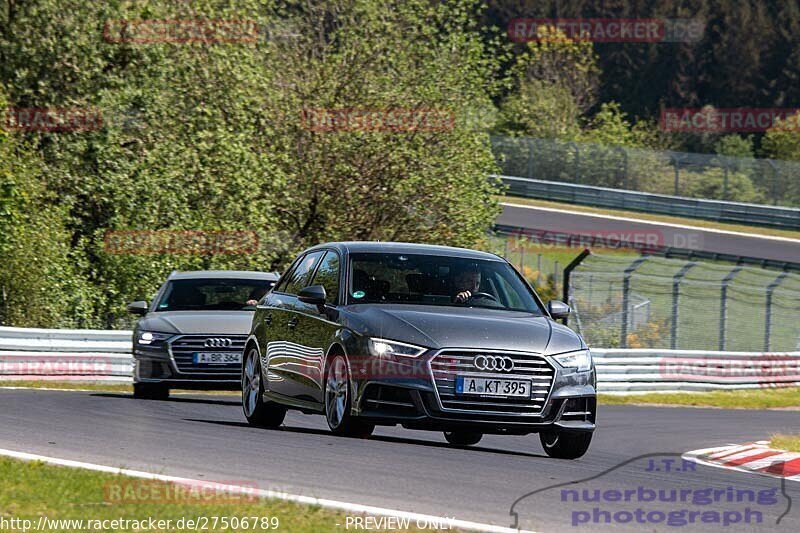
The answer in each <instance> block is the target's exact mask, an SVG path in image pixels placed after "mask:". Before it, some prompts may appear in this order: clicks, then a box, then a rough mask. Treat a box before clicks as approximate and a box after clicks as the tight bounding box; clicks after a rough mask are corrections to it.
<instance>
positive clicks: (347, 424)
mask: <svg viewBox="0 0 800 533" xmlns="http://www.w3.org/2000/svg"><path fill="white" fill-rule="evenodd" d="M351 405H352V394H351V389H350V374H349V372H348V370H347V361H346V360H345V358H344V356H343V355H335V356H333V359H332V360H331V362H330V364H329V365H328V371H327V372H326V373H325V418H326V419H327V421H328V427H329V428H330V429H331V432H332V433H333V434H334V435H339V436H342V437H358V438H362V439H365V438H367V437H369V436H370V435H372V432H373V430H374V429H375V424H370V423H368V422H364V421H363V420H359V419H358V418H356V417H354V416H353V415H352V414H350V407H351Z"/></svg>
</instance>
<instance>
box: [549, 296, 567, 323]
mask: <svg viewBox="0 0 800 533" xmlns="http://www.w3.org/2000/svg"><path fill="white" fill-rule="evenodd" d="M547 312H548V313H550V316H552V317H553V318H555V319H558V318H567V317H568V316H569V314H570V312H572V309H570V308H569V306H568V305H567V304H565V303H564V302H560V301H558V300H550V301H549V302H547Z"/></svg>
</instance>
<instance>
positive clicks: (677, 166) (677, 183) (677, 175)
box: [669, 153, 683, 196]
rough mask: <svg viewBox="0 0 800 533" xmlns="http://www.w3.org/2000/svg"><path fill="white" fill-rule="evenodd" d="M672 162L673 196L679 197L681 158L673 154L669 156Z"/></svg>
mask: <svg viewBox="0 0 800 533" xmlns="http://www.w3.org/2000/svg"><path fill="white" fill-rule="evenodd" d="M669 159H670V161H672V168H674V169H675V196H680V173H681V159H683V156H680V157H679V156H677V155H675V154H674V153H673V154H670V156H669Z"/></svg>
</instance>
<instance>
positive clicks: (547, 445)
mask: <svg viewBox="0 0 800 533" xmlns="http://www.w3.org/2000/svg"><path fill="white" fill-rule="evenodd" d="M539 440H541V441H542V447H543V448H544V451H545V453H546V454H547V455H549V456H550V457H553V458H555V459H577V458H578V457H582V456H583V455H584V454H585V453H586V452H587V450H588V449H589V444H591V442H592V434H591V433H570V432H566V431H543V432H541V433H539Z"/></svg>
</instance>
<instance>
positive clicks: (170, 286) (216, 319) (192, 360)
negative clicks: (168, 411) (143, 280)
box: [128, 270, 278, 399]
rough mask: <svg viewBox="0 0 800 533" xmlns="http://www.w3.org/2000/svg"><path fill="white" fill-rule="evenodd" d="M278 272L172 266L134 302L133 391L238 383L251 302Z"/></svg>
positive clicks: (143, 393) (158, 392)
mask: <svg viewBox="0 0 800 533" xmlns="http://www.w3.org/2000/svg"><path fill="white" fill-rule="evenodd" d="M277 279H278V275H277V274H273V273H265V272H243V271H228V270H223V271H197V272H173V273H172V274H171V275H170V276H169V278H167V280H166V281H165V282H164V284H163V285H162V286H161V288H160V289H159V290H158V293H157V294H156V297H155V299H154V300H153V302H152V303H150V304H148V303H147V302H145V301H139V302H133V303H131V304H129V305H128V311H130V312H131V313H134V314H137V315H142V318H141V319H140V320H139V322H138V324H137V325H136V328H135V329H134V331H133V359H134V372H133V395H134V397H136V398H146V399H166V398H167V397H169V390H170V388H174V387H180V388H182V389H238V388H239V378H240V371H241V367H242V351H243V350H244V343H245V340H246V339H247V333H248V331H249V329H250V323H251V322H252V320H253V313H254V312H255V309H256V304H257V303H258V301H259V300H262V299H263V298H264V296H265V295H266V294H267V292H268V291H269V290H270V289H271V288H272V286H273V285H274V284H275V282H276V281H277Z"/></svg>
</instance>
